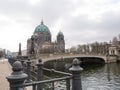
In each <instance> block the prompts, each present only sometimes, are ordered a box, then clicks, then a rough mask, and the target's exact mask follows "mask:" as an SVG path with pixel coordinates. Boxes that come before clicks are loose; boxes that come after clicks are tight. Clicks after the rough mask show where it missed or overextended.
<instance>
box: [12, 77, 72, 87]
mask: <svg viewBox="0 0 120 90" xmlns="http://www.w3.org/2000/svg"><path fill="white" fill-rule="evenodd" d="M71 78H72V76H65V77H62V78H54V79H50V80H43V81H33V82H31V83H24V85H15V86H13V87H14V88H15V87H26V86H32V85H38V84H44V83H51V82H55V81H61V80H67V79H71Z"/></svg>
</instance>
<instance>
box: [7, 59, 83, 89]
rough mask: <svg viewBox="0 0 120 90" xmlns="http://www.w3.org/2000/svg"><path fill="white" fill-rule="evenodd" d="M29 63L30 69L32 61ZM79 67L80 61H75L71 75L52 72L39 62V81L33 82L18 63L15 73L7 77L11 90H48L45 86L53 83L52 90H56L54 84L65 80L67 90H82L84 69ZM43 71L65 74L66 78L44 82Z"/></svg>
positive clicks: (14, 68)
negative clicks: (26, 89)
mask: <svg viewBox="0 0 120 90" xmlns="http://www.w3.org/2000/svg"><path fill="white" fill-rule="evenodd" d="M27 63H28V65H27V66H28V67H29V65H30V61H28V62H27ZM79 65H80V64H79V60H78V59H74V60H73V64H72V67H71V68H70V69H69V70H70V71H71V73H72V74H70V73H65V72H61V71H56V70H54V69H51V70H50V69H46V68H43V63H42V62H41V61H39V63H38V64H37V66H38V71H37V73H38V74H37V79H38V81H31V80H30V78H31V77H30V73H29V72H28V73H27V74H25V73H24V72H23V66H22V63H21V62H20V61H16V62H14V64H13V72H12V74H11V75H10V76H8V77H7V80H8V81H9V84H10V90H24V88H26V87H28V86H32V87H31V90H46V89H44V87H46V86H45V85H46V83H51V87H50V90H55V85H54V83H55V82H57V81H61V80H64V81H65V82H66V90H82V86H81V71H82V70H83V69H82V68H81V67H80V66H79ZM27 70H28V71H29V70H30V69H29V68H27ZM43 70H47V71H50V72H52V73H53V72H55V73H59V74H63V75H64V76H62V77H57V78H56V77H55V78H54V77H51V79H49V80H43V76H44V74H43ZM26 81H27V82H26ZM71 82H72V83H71ZM70 83H71V84H70ZM28 90H29V89H28ZM56 90H59V88H57V89H56Z"/></svg>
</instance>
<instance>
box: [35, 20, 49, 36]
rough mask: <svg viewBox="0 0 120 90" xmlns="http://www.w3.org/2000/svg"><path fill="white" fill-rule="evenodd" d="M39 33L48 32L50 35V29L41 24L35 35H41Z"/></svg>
mask: <svg viewBox="0 0 120 90" xmlns="http://www.w3.org/2000/svg"><path fill="white" fill-rule="evenodd" d="M39 32H47V33H50V30H49V28H48V27H47V26H46V25H44V24H43V22H41V24H40V25H38V26H37V27H36V28H35V31H34V34H35V33H39Z"/></svg>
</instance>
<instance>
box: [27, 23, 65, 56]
mask: <svg viewBox="0 0 120 90" xmlns="http://www.w3.org/2000/svg"><path fill="white" fill-rule="evenodd" d="M51 38H52V35H51V32H50V30H49V28H48V27H47V26H46V25H45V24H44V23H43V21H42V22H41V24H40V25H38V26H37V27H36V28H35V31H34V33H33V35H32V36H31V38H29V39H28V40H27V53H28V54H31V53H32V51H34V53H35V54H49V53H64V52H65V40H64V35H63V33H62V32H61V31H60V32H58V34H57V37H56V41H55V42H52V40H51Z"/></svg>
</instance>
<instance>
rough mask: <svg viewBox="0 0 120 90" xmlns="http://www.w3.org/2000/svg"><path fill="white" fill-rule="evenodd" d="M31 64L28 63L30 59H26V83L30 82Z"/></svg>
mask: <svg viewBox="0 0 120 90" xmlns="http://www.w3.org/2000/svg"><path fill="white" fill-rule="evenodd" d="M30 70H31V62H30V59H28V61H27V75H28V78H27V82H30V81H31V80H30V79H31V71H30Z"/></svg>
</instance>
